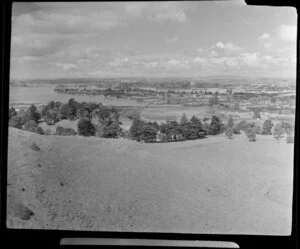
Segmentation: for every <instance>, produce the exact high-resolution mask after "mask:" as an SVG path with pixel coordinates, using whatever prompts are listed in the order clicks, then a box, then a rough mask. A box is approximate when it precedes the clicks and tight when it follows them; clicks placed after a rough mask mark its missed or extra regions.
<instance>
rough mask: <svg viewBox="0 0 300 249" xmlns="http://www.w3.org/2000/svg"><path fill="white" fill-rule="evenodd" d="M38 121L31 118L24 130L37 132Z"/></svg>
mask: <svg viewBox="0 0 300 249" xmlns="http://www.w3.org/2000/svg"><path fill="white" fill-rule="evenodd" d="M37 126H38V125H37V122H36V121H34V120H29V121H27V122H26V123H25V124H24V130H26V131H32V132H35V131H36V128H37Z"/></svg>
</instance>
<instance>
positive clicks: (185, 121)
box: [180, 113, 188, 124]
mask: <svg viewBox="0 0 300 249" xmlns="http://www.w3.org/2000/svg"><path fill="white" fill-rule="evenodd" d="M186 123H188V119H187V117H186V115H185V113H183V114H182V116H181V120H180V124H186Z"/></svg>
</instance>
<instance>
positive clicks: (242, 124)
mask: <svg viewBox="0 0 300 249" xmlns="http://www.w3.org/2000/svg"><path fill="white" fill-rule="evenodd" d="M247 127H248V123H247V122H246V121H245V120H243V121H240V122H239V123H237V124H236V126H235V128H234V129H235V130H239V131H240V130H242V131H245V130H246V129H247Z"/></svg>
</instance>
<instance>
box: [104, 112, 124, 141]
mask: <svg viewBox="0 0 300 249" xmlns="http://www.w3.org/2000/svg"><path fill="white" fill-rule="evenodd" d="M121 134H122V129H121V127H120V122H119V116H118V115H115V116H114V117H113V118H109V119H108V120H107V121H106V122H105V126H104V127H103V130H102V137H104V138H117V137H119V136H120V135H121Z"/></svg>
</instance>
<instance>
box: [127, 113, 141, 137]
mask: <svg viewBox="0 0 300 249" xmlns="http://www.w3.org/2000/svg"><path fill="white" fill-rule="evenodd" d="M142 125H143V122H142V121H141V120H140V119H139V118H136V119H134V120H133V122H132V125H131V127H130V129H129V132H130V136H131V138H132V139H133V140H137V141H140V135H141V130H142Z"/></svg>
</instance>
